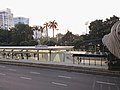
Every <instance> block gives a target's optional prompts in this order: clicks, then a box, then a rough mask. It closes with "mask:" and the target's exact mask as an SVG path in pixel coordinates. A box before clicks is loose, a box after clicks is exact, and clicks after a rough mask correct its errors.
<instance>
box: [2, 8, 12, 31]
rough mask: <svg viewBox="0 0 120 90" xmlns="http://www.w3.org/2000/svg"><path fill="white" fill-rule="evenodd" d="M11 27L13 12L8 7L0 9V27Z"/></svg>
mask: <svg viewBox="0 0 120 90" xmlns="http://www.w3.org/2000/svg"><path fill="white" fill-rule="evenodd" d="M11 27H13V14H12V13H11V10H10V9H9V8H7V9H5V10H1V11H0V28H2V29H9V28H11Z"/></svg>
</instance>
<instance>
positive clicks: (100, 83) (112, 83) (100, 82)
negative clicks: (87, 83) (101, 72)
mask: <svg viewBox="0 0 120 90" xmlns="http://www.w3.org/2000/svg"><path fill="white" fill-rule="evenodd" d="M96 82H97V83H100V84H108V85H115V83H109V82H102V81H96Z"/></svg>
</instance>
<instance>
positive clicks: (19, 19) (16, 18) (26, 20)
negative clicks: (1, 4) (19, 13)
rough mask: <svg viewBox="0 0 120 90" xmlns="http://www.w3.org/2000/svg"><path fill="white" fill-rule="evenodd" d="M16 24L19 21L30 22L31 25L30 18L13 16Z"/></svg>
mask: <svg viewBox="0 0 120 90" xmlns="http://www.w3.org/2000/svg"><path fill="white" fill-rule="evenodd" d="M13 21H14V25H15V24H18V23H23V24H28V25H29V18H25V17H14V18H13Z"/></svg>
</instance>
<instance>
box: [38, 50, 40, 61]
mask: <svg viewBox="0 0 120 90" xmlns="http://www.w3.org/2000/svg"><path fill="white" fill-rule="evenodd" d="M39 59H40V58H39V50H37V60H39Z"/></svg>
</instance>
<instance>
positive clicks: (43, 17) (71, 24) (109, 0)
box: [0, 0, 120, 35]
mask: <svg viewBox="0 0 120 90" xmlns="http://www.w3.org/2000/svg"><path fill="white" fill-rule="evenodd" d="M119 2H120V0H0V10H2V9H6V8H10V9H11V12H12V13H13V14H14V17H18V16H21V17H27V18H30V25H43V24H44V23H45V22H48V21H52V20H56V22H57V23H58V29H59V31H58V32H59V33H63V34H64V33H66V32H67V29H68V30H69V31H71V32H73V33H74V34H79V35H81V34H83V33H85V32H86V25H85V22H87V21H89V23H90V22H91V21H94V20H96V19H103V20H105V19H106V18H109V17H112V16H113V15H116V16H118V17H120V3H119Z"/></svg>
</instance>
